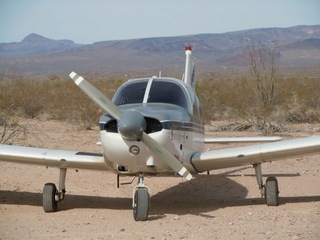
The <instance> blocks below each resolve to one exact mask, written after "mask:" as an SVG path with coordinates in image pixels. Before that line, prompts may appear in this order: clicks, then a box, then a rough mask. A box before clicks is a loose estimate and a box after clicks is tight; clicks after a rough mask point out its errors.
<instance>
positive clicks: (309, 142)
mask: <svg viewBox="0 0 320 240" xmlns="http://www.w3.org/2000/svg"><path fill="white" fill-rule="evenodd" d="M316 153H320V136H313V137H308V138H297V139H292V140H286V141H280V142H273V143H265V144H259V145H253V146H246V147H237V148H226V149H219V150H212V151H208V152H199V153H196V154H194V155H193V157H192V159H191V163H192V165H193V166H194V168H195V169H196V170H197V171H198V172H204V171H209V170H214V169H221V168H228V167H237V166H244V165H250V164H257V163H264V162H271V161H276V160H281V159H284V158H290V157H298V156H303V155H309V154H316Z"/></svg>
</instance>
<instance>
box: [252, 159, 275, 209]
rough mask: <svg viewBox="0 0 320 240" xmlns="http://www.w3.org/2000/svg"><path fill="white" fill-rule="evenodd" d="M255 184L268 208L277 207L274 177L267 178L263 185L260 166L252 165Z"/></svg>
mask: <svg viewBox="0 0 320 240" xmlns="http://www.w3.org/2000/svg"><path fill="white" fill-rule="evenodd" d="M253 167H254V169H255V172H256V177H257V182H258V185H259V189H260V192H261V196H262V197H264V198H265V199H266V204H267V205H268V206H278V205H279V187H278V181H277V179H276V178H275V177H272V176H271V177H268V178H267V180H266V184H265V185H263V181H262V171H261V164H260V163H259V164H254V165H253Z"/></svg>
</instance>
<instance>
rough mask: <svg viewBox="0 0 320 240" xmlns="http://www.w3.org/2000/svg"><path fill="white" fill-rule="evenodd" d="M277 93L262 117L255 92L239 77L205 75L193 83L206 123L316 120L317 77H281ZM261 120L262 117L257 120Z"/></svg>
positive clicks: (319, 111)
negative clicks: (210, 76) (207, 76)
mask: <svg viewBox="0 0 320 240" xmlns="http://www.w3.org/2000/svg"><path fill="white" fill-rule="evenodd" d="M278 88H279V94H278V96H277V102H276V104H275V106H274V107H273V108H272V111H270V113H269V114H268V116H267V117H266V116H265V115H264V114H263V113H264V111H262V110H261V103H259V102H258V101H256V98H255V93H254V91H253V89H252V87H250V85H249V84H248V82H247V81H246V79H244V78H242V77H241V76H238V78H237V77H235V78H223V77H220V78H219V79H215V78H211V79H210V78H206V79H203V80H200V81H199V82H198V85H197V89H196V90H197V93H198V95H199V98H200V101H201V103H202V108H203V112H204V118H205V122H206V123H210V122H211V121H220V120H227V121H230V120H233V121H241V122H247V123H252V122H255V123H258V122H260V123H259V124H260V125H261V124H262V123H265V124H266V126H265V128H268V125H269V123H277V124H276V125H278V124H279V123H281V122H282V123H285V122H291V123H296V122H299V123H303V122H308V123H311V122H320V95H319V91H320V80H319V79H310V78H285V77H282V79H281V81H280V84H279V86H278ZM261 119H263V120H261Z"/></svg>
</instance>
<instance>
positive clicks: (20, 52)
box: [0, 33, 81, 57]
mask: <svg viewBox="0 0 320 240" xmlns="http://www.w3.org/2000/svg"><path fill="white" fill-rule="evenodd" d="M79 46H81V45H80V44H75V43H74V42H73V41H71V40H52V39H49V38H45V37H43V36H41V35H38V34H36V33H31V34H29V35H28V36H26V37H25V38H24V39H23V40H22V41H21V42H14V43H0V57H20V56H43V55H48V54H52V53H57V52H64V51H66V50H68V49H72V48H75V47H79Z"/></svg>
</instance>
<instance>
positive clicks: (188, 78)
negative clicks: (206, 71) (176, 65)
mask: <svg viewBox="0 0 320 240" xmlns="http://www.w3.org/2000/svg"><path fill="white" fill-rule="evenodd" d="M191 51H192V48H191V46H186V68H185V71H184V78H183V81H184V82H185V83H186V84H188V85H190V86H191V87H192V88H193V89H194V87H195V76H194V72H195V65H194V61H193V57H192V52H191Z"/></svg>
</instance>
